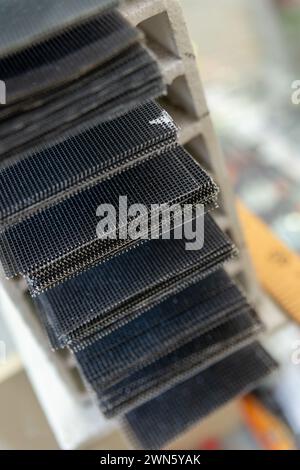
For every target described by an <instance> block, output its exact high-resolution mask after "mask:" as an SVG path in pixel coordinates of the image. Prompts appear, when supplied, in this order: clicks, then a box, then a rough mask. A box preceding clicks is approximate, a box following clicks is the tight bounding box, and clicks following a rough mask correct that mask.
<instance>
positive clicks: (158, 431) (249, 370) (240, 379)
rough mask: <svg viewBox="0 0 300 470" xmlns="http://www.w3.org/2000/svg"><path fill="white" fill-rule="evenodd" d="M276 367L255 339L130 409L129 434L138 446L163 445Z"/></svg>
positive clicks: (160, 446) (148, 447) (128, 418)
mask: <svg viewBox="0 0 300 470" xmlns="http://www.w3.org/2000/svg"><path fill="white" fill-rule="evenodd" d="M275 368H276V363H275V362H274V361H273V359H272V358H271V357H270V356H269V355H268V354H267V352H266V351H265V350H264V349H263V348H262V347H261V346H260V344H259V343H253V344H252V345H249V346H247V347H245V348H244V349H242V350H239V351H238V352H235V353H234V354H232V355H230V356H228V357H227V358H226V359H224V360H222V361H220V362H217V363H216V364H214V365H212V366H211V367H209V368H207V369H205V370H204V371H202V372H200V373H199V374H197V375H195V376H193V377H191V378H189V379H188V380H186V381H184V382H182V383H180V384H177V385H176V386H175V387H173V388H171V389H169V390H167V391H166V392H165V393H162V394H161V395H159V396H157V397H156V398H154V399H153V400H150V401H148V402H147V403H145V404H143V405H141V406H140V407H138V408H136V409H134V410H132V411H130V413H128V414H127V415H126V416H125V419H124V424H125V428H126V429H127V432H128V436H129V437H130V438H131V439H132V441H133V443H134V444H135V446H137V447H140V448H143V449H159V448H162V447H164V446H166V444H167V443H168V442H170V441H171V440H173V439H174V438H175V437H177V436H178V435H179V434H181V433H182V432H184V431H185V430H186V429H187V428H189V427H190V426H192V425H193V424H195V423H196V422H197V421H198V420H200V419H201V418H204V417H205V416H207V415H208V414H209V413H211V412H212V411H214V410H215V409H216V408H218V407H219V406H222V405H224V404H225V403H226V402H228V401H229V400H231V399H233V398H234V397H236V396H238V395H241V394H244V393H247V392H249V391H250V390H251V389H252V388H254V387H255V386H256V385H257V384H258V383H259V381H260V380H262V379H263V378H264V377H266V376H267V375H268V374H269V373H270V372H272V371H273V370H274V369H275Z"/></svg>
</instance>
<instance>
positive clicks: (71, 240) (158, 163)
mask: <svg viewBox="0 0 300 470" xmlns="http://www.w3.org/2000/svg"><path fill="white" fill-rule="evenodd" d="M170 159H172V166H170V165H169V160H170ZM120 195H126V196H127V198H128V206H129V205H131V204H133V203H141V204H144V205H145V206H146V207H147V208H150V206H151V204H161V203H169V204H174V203H180V204H183V203H195V202H197V203H203V204H210V203H212V202H213V201H214V200H215V199H216V196H217V187H216V186H215V184H214V183H213V181H212V180H211V178H210V177H209V176H208V175H207V174H206V173H205V172H204V171H203V170H202V169H201V168H200V167H199V166H198V164H196V163H195V162H194V161H193V159H192V158H191V157H190V156H189V155H188V154H187V153H186V152H185V151H184V150H183V149H182V148H181V147H177V148H176V149H172V150H169V151H167V152H165V153H161V154H160V155H157V156H155V157H153V158H152V159H150V160H149V159H148V160H145V161H143V162H141V163H140V164H139V165H137V166H135V167H132V168H129V169H126V171H124V172H122V173H120V174H117V175H115V176H114V178H112V179H108V180H105V181H103V182H100V183H97V184H96V185H94V186H93V187H91V188H88V189H84V190H83V191H81V192H79V193H77V194H75V195H73V196H71V197H70V198H68V199H66V200H64V201H62V202H61V203H60V204H57V205H53V206H51V207H49V208H47V209H44V210H43V211H41V212H39V213H38V214H35V215H33V216H31V217H30V218H28V219H26V220H23V221H22V222H20V223H17V224H15V225H12V226H10V227H8V228H7V229H5V230H3V231H2V233H1V234H0V235H1V237H0V240H1V259H2V261H3V265H4V269H5V272H6V275H7V276H8V277H10V276H13V275H15V274H18V273H20V274H23V275H26V274H27V275H28V277H29V281H30V285H31V286H32V288H33V290H34V289H36V290H43V289H45V288H47V287H49V286H50V285H55V284H56V283H57V282H59V281H61V280H64V279H65V278H67V277H70V276H72V275H74V274H75V273H78V272H80V271H82V270H84V269H86V268H87V267H88V266H92V265H95V264H97V263H98V262H99V261H101V260H104V259H107V258H108V257H110V256H112V255H113V254H115V253H116V252H117V251H119V250H120V249H121V248H125V247H126V246H127V245H128V246H129V245H131V244H133V243H135V242H136V240H131V239H130V240H129V239H127V240H120V238H118V237H117V239H116V240H112V239H108V240H103V239H98V238H97V233H96V227H97V223H98V221H99V219H98V218H97V216H96V210H97V207H98V206H99V204H106V203H110V204H112V205H113V206H114V207H116V208H118V205H119V196H120ZM141 220H142V219H141ZM126 224H127V219H126V220H125V219H124V220H121V222H119V223H118V225H117V226H116V230H118V231H119V230H120V228H121V227H123V226H125V225H126ZM147 229H148V227H147ZM142 234H143V232H142V231H141V235H142Z"/></svg>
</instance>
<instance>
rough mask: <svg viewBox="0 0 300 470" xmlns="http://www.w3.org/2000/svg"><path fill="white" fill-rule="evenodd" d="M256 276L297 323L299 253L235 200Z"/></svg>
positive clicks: (299, 290)
mask: <svg viewBox="0 0 300 470" xmlns="http://www.w3.org/2000/svg"><path fill="white" fill-rule="evenodd" d="M237 209H238V214H239V217H240V220H241V223H242V227H243V230H244V235H245V239H246V244H247V246H248V248H249V252H250V255H251V257H252V260H253V263H254V266H255V269H256V273H257V276H258V278H259V280H260V282H261V284H262V286H263V287H264V289H265V290H266V291H267V292H268V293H269V294H270V295H271V296H272V297H273V298H274V300H275V301H276V302H277V303H278V304H279V305H280V306H281V307H282V308H283V309H284V310H285V311H286V312H287V313H288V314H289V315H291V316H292V317H293V318H294V319H295V320H296V321H298V322H299V323H300V256H299V255H297V254H296V253H294V252H293V251H292V250H290V249H289V248H287V246H286V245H285V244H284V243H283V242H281V241H280V240H278V238H276V236H275V235H274V234H273V233H272V231H271V230H270V229H269V227H268V226H267V225H266V224H265V223H264V222H263V221H262V220H261V219H260V218H259V217H257V216H255V215H254V214H253V213H252V212H250V211H249V210H248V209H247V208H246V207H245V205H244V204H243V203H242V202H240V201H238V202H237Z"/></svg>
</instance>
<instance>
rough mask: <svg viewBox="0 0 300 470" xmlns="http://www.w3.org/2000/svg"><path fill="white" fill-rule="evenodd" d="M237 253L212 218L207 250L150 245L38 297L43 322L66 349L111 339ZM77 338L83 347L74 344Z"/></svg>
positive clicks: (167, 242) (181, 245)
mask: <svg viewBox="0 0 300 470" xmlns="http://www.w3.org/2000/svg"><path fill="white" fill-rule="evenodd" d="M234 253H235V250H234V248H233V245H232V243H231V242H230V241H229V240H228V238H226V237H225V236H224V235H223V234H222V232H221V231H220V229H219V228H218V227H217V225H216V224H215V223H214V222H213V220H212V219H211V217H209V216H207V217H206V219H205V240H204V246H203V248H202V249H201V250H198V251H186V250H185V240H149V241H147V242H145V243H143V244H141V245H139V246H136V247H135V248H134V249H132V250H128V251H126V252H125V253H122V255H121V256H116V257H115V258H113V259H111V260H110V261H108V262H105V263H103V264H101V265H99V266H97V267H96V268H94V269H90V270H89V271H87V272H85V273H83V274H82V275H80V276H78V277H76V278H74V279H70V280H68V281H67V282H65V283H64V284H62V285H59V286H57V287H55V288H53V289H50V290H49V291H47V292H45V293H44V294H41V295H40V296H38V297H37V302H38V304H39V305H40V308H41V311H42V312H44V321H46V323H48V324H49V327H51V329H53V330H54V332H55V336H56V337H57V338H58V339H59V341H60V342H61V343H62V344H64V343H65V342H67V341H70V339H73V341H74V342H75V344H74V347H79V348H80V347H82V346H83V345H84V342H83V338H84V337H86V341H87V342H89V337H90V335H95V336H96V337H100V336H103V335H105V334H108V333H109V332H110V331H112V330H114V329H116V327H119V326H121V325H122V324H124V323H126V322H127V321H128V320H129V319H132V318H134V317H135V316H137V315H139V314H140V313H141V312H143V311H145V310H146V309H147V308H148V309H149V308H151V307H152V306H153V305H156V304H157V303H159V302H160V301H162V300H163V299H164V298H166V297H167V296H168V295H171V294H172V293H175V292H178V291H180V290H183V289H184V288H185V287H187V286H189V285H191V284H193V283H195V282H197V280H199V279H203V278H204V277H206V276H207V275H208V274H209V273H210V272H212V271H214V270H216V269H217V268H218V267H219V266H220V265H221V264H222V263H223V262H224V261H225V260H226V259H228V258H229V257H231V256H233V254H234ZM76 337H77V338H79V339H78V343H77V342H76V341H75V340H76Z"/></svg>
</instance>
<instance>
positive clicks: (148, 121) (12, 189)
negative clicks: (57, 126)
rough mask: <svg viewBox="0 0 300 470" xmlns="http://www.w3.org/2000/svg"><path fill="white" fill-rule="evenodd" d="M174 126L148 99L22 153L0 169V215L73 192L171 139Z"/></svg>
mask: <svg viewBox="0 0 300 470" xmlns="http://www.w3.org/2000/svg"><path fill="white" fill-rule="evenodd" d="M137 130H138V131H137ZM176 131H177V129H176V126H175V124H174V122H173V120H172V119H171V118H170V116H169V115H168V114H167V113H166V112H165V111H164V110H163V109H162V108H161V107H160V106H159V105H157V104H156V103H155V102H153V101H150V102H148V103H146V104H145V105H143V106H140V107H139V108H136V109H135V110H134V111H131V112H129V113H127V114H125V115H123V116H121V117H119V118H117V119H115V120H112V121H107V122H104V123H100V124H98V125H97V126H94V127H91V128H86V129H85V130H84V131H83V132H82V133H80V134H78V135H75V136H72V137H70V138H68V139H66V140H64V141H63V142H61V143H57V144H55V145H52V146H48V147H44V148H43V149H41V150H40V151H37V152H34V153H32V154H28V155H24V157H23V158H22V159H21V160H19V161H17V162H14V163H12V164H11V165H9V166H7V167H6V168H4V169H2V171H1V170H0V220H1V221H2V223H5V224H6V223H12V222H14V221H17V220H20V219H21V218H22V217H24V216H25V215H26V214H28V213H30V212H34V211H36V210H37V209H39V208H40V207H45V206H47V205H48V204H51V203H52V202H53V201H57V200H58V199H61V198H64V197H66V196H67V195H70V194H71V193H72V192H73V191H75V192H76V191H77V190H78V186H79V185H80V186H79V187H80V188H82V185H83V184H87V185H90V184H91V183H92V182H93V181H95V180H96V179H100V178H104V177H106V176H108V175H111V173H112V172H114V171H120V170H121V169H124V166H126V165H130V164H134V162H135V161H137V160H139V159H142V158H146V157H147V156H150V155H151V154H153V152H154V151H158V150H160V149H161V148H164V149H166V147H168V146H171V145H175V140H176ZM116 136H117V138H116Z"/></svg>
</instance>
